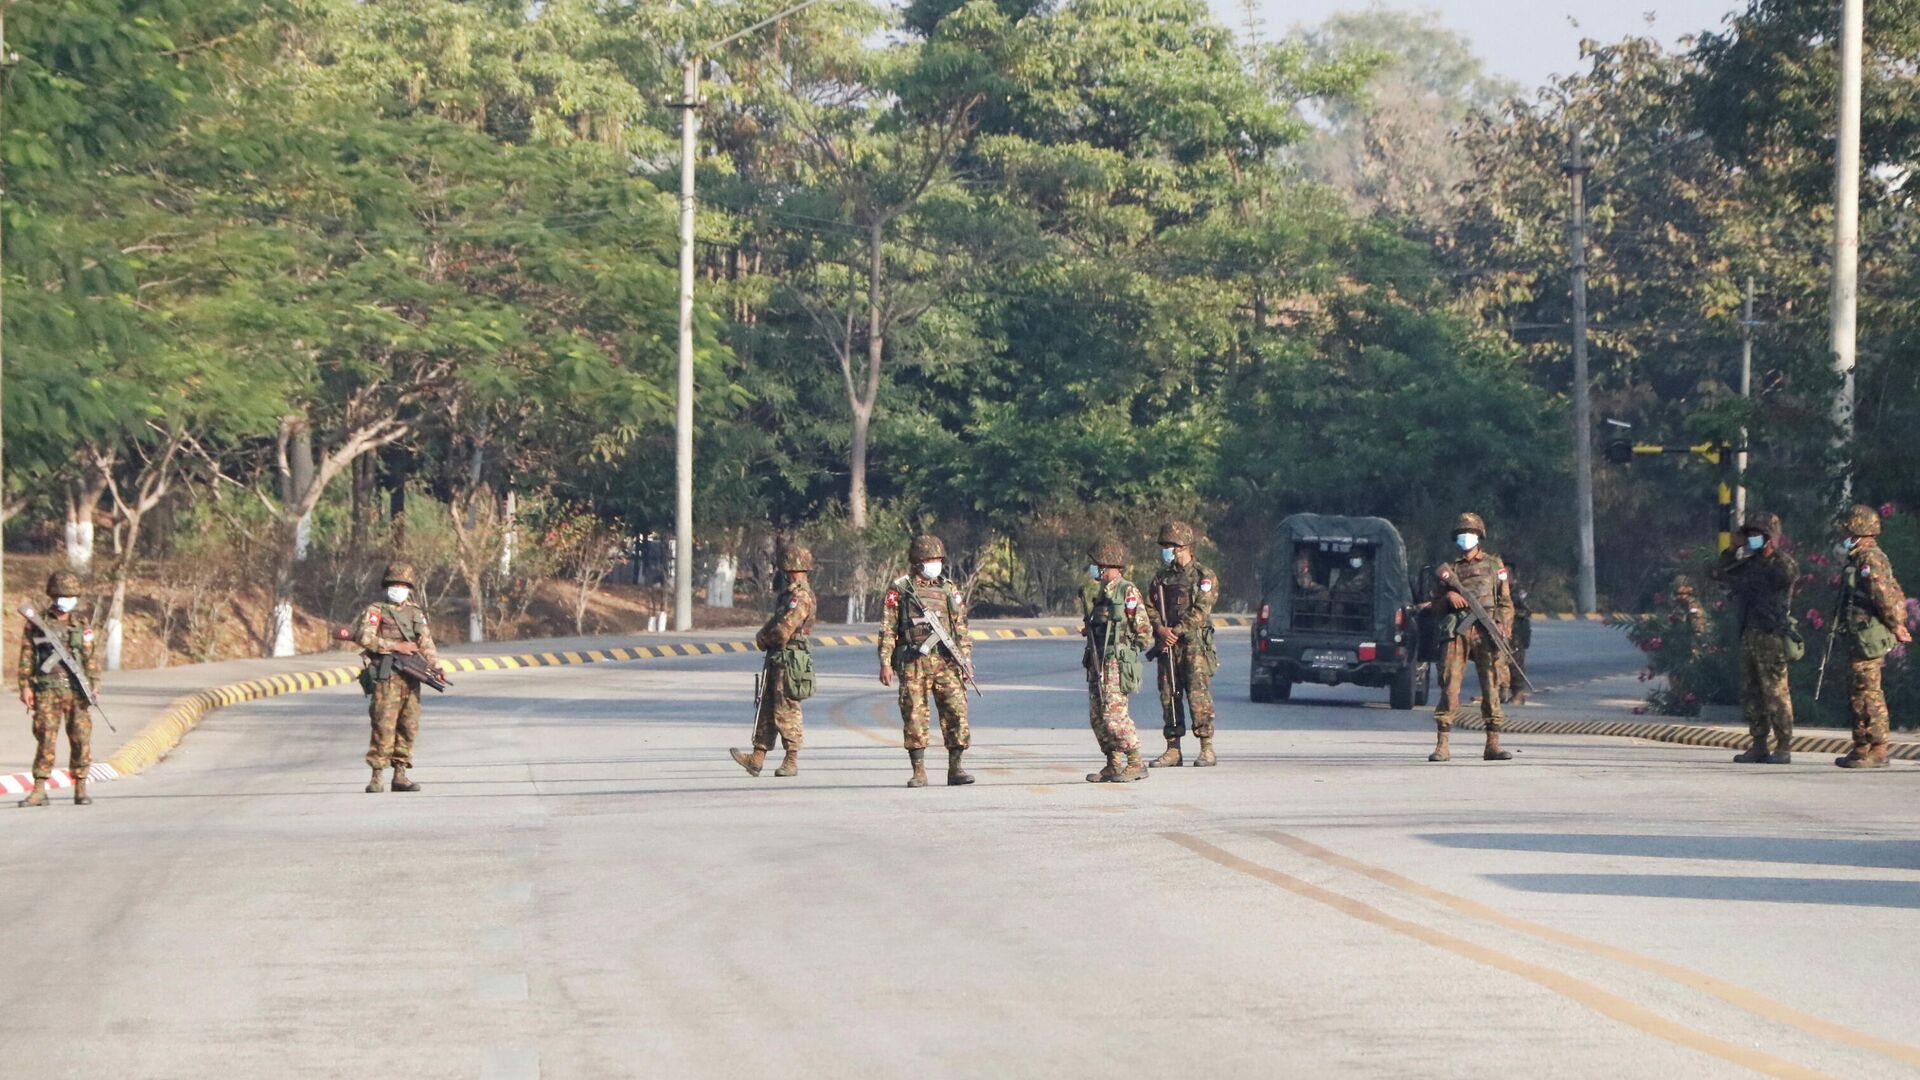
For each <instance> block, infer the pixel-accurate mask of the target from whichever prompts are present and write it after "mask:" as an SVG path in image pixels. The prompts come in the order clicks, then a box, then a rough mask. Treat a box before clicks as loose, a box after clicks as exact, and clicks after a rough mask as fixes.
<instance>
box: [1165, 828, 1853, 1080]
mask: <svg viewBox="0 0 1920 1080" xmlns="http://www.w3.org/2000/svg"><path fill="white" fill-rule="evenodd" d="M1161 835H1163V836H1165V837H1166V838H1167V839H1168V840H1171V841H1173V842H1174V843H1176V844H1178V845H1180V846H1181V847H1183V848H1186V849H1187V850H1188V851H1191V852H1193V853H1194V854H1195V855H1198V856H1200V857H1201V858H1203V859H1207V860H1209V861H1211V862H1214V863H1218V864H1219V865H1221V866H1224V867H1226V868H1227V869H1229V870H1236V871H1239V872H1240V873H1242V874H1245V875H1247V876H1248V877H1251V878H1256V879H1258V880H1260V881H1264V882H1266V883H1267V884H1269V885H1275V886H1278V887H1279V888H1282V889H1285V890H1286V891H1288V892H1290V893H1293V894H1294V895H1295V896H1300V897H1303V898H1305V899H1308V900H1312V901H1314V902H1315V903H1319V904H1324V905H1326V906H1327V907H1330V908H1332V909H1334V910H1335V911H1338V912H1340V913H1341V914H1343V915H1346V916H1349V917H1351V918H1354V919H1358V920H1360V921H1361V922H1365V923H1372V924H1373V925H1375V926H1379V927H1382V928H1384V929H1387V930H1391V931H1393V932H1395V933H1397V934H1402V935H1405V936H1406V937H1410V938H1413V939H1414V940H1415V941H1421V942H1425V943H1426V944H1428V945H1432V946H1433V947H1435V948H1437V949H1444V950H1446V951H1447V952H1450V953H1453V954H1454V955H1456V956H1460V957H1464V958H1466V959H1468V960H1472V961H1474V962H1476V963H1480V964H1485V965H1486V966H1488V967H1491V968H1495V969H1497V970H1500V971H1504V972H1507V973H1508V974H1511V975H1518V976H1519V977H1521V978H1523V979H1526V980H1527V981H1528V982H1531V983H1534V984H1536V985H1538V986H1542V987H1545V988H1546V989H1548V990H1551V991H1553V992H1554V993H1556V994H1559V995H1561V996H1562V997H1565V998H1567V999H1569V1000H1571V1001H1574V1002H1577V1003H1579V1004H1581V1005H1584V1006H1586V1007H1587V1008H1589V1009H1592V1010H1593V1011H1594V1012H1597V1013H1599V1014H1600V1015H1602V1016H1605V1017H1607V1018H1608V1019H1611V1020H1617V1021H1619V1022H1620V1023H1623V1024H1626V1025H1627V1026H1628V1027H1632V1028H1636V1029H1638V1030H1640V1031H1642V1032H1645V1033H1646V1034H1648V1035H1652V1036H1655V1037H1656V1038H1661V1039H1665V1040H1666V1041H1668V1042H1670V1043H1673V1044H1674V1045H1675V1046H1679V1047H1683V1048H1685V1049H1688V1050H1697V1051H1699V1052H1701V1053H1704V1054H1712V1055H1713V1056H1714V1057H1717V1058H1720V1059H1721V1060H1723V1061H1730V1062H1732V1063H1733V1064H1735V1065H1738V1066H1740V1067H1742V1068H1746V1069H1752V1070H1753V1071H1754V1072H1757V1073H1762V1074H1764V1075H1767V1076H1781V1077H1808V1078H1811V1077H1824V1076H1825V1075H1826V1074H1825V1073H1821V1072H1818V1071H1816V1070H1813V1069H1809V1068H1807V1067H1806V1066H1804V1065H1799V1064H1796V1063H1794V1062H1791V1061H1787V1060H1785V1059H1784V1058H1777V1057H1774V1056H1773V1055H1771V1054H1766V1053H1762V1052H1761V1051H1758V1050H1754V1049H1751V1048H1749V1047H1745V1046H1740V1045H1738V1044H1735V1043H1730V1042H1728V1041H1726V1040H1725V1039H1719V1038H1715V1037H1714V1036H1712V1035H1709V1034H1707V1033H1706V1032H1704V1031H1699V1030H1697V1029H1695V1028H1690V1027H1688V1026H1686V1025H1685V1024H1681V1023H1677V1022H1675V1021H1673V1020H1669V1019H1667V1018H1666V1017H1664V1016H1661V1015H1660V1014H1658V1013H1656V1012H1654V1011H1652V1010H1651V1009H1648V1008H1645V1007H1644V1006H1641V1005H1636V1004H1634V1003H1633V1002H1631V1001H1628V1000H1627V999H1626V998H1623V997H1621V996H1620V995H1618V994H1615V993H1613V992H1612V991H1609V990H1603V989H1601V988H1600V987H1598V986H1595V985H1594V984H1592V983H1590V982H1587V981H1585V980H1583V979H1577V978H1575V977H1573V976H1571V975H1568V974H1567V973H1565V972H1563V971H1558V970H1555V969H1554V968H1550V967H1546V966H1545V965H1542V964H1536V963H1533V962H1531V961H1528V960H1522V959H1520V958H1519V957H1517V956H1511V955H1509V954H1507V953H1503V952H1500V951H1499V950H1497V949H1491V948H1488V947H1487V946H1485V945H1479V944H1476V943H1474V942H1471V941H1468V940H1466V939H1465V938H1459V937H1455V936H1453V935H1452V934H1448V933H1444V932H1442V931H1439V930H1435V929H1433V928H1431V927H1427V926H1422V925H1420V924H1419V923H1416V922H1409V921H1407V920H1406V919H1402V918H1398V917H1396V916H1393V915H1389V914H1387V913H1386V912H1384V911H1381V910H1380V909H1379V908H1376V907H1373V906H1371V905H1368V904H1364V903H1361V902H1360V901H1358V900H1355V899H1353V898H1351V897H1348V896H1344V895H1342V894H1340V893H1336V892H1333V891H1331V890H1328V889H1323V888H1321V887H1320V886H1318V885H1313V884H1310V883H1308V882H1306V881H1302V880H1301V879H1299V878H1296V877H1293V876H1292V875H1290V874H1283V873H1281V872H1280V871H1278V870H1275V869H1273V868H1272V867H1268V866H1262V865H1261V864H1259V863H1256V862H1251V861H1249V860H1247V859H1243V858H1241V857H1240V856H1238V855H1235V854H1233V853H1232V852H1230V851H1227V850H1225V849H1223V848H1218V847H1215V846H1214V845H1212V844H1209V843H1207V842H1206V841H1204V840H1201V839H1200V838H1198V837H1196V836H1190V835H1188V834H1186V833H1163V834H1161Z"/></svg>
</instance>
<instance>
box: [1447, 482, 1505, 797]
mask: <svg viewBox="0 0 1920 1080" xmlns="http://www.w3.org/2000/svg"><path fill="white" fill-rule="evenodd" d="M1486 539H1487V524H1486V522H1484V521H1481V520H1480V515H1479V514H1473V513H1467V514H1461V515H1460V517H1459V519H1458V520H1456V521H1455V522H1454V525H1453V542H1454V547H1455V548H1456V549H1457V550H1458V551H1459V552H1460V554H1459V557H1457V558H1455V559H1454V560H1453V561H1452V562H1449V563H1442V564H1441V566H1440V568H1439V569H1438V570H1436V571H1435V572H1434V578H1433V581H1432V583H1431V584H1430V585H1429V587H1428V589H1429V592H1428V598H1427V601H1426V603H1427V605H1428V606H1437V607H1440V608H1442V609H1443V610H1450V611H1452V612H1453V613H1454V614H1453V615H1451V616H1450V617H1448V618H1447V619H1444V620H1442V622H1441V626H1442V627H1444V628H1446V629H1445V630H1444V632H1445V634H1446V644H1445V646H1444V648H1443V651H1442V653H1441V661H1440V701H1439V704H1438V705H1437V706H1436V707H1435V709H1434V712H1433V724H1434V728H1435V730H1436V733H1437V734H1436V739H1435V743H1434V748H1433V753H1431V754H1429V755H1427V760H1428V761H1448V760H1451V759H1452V757H1453V748H1452V745H1451V740H1452V732H1453V722H1454V721H1455V720H1456V719H1458V718H1459V712H1460V687H1461V683H1462V682H1463V681H1465V677H1466V670H1467V664H1468V663H1469V662H1471V663H1472V664H1473V666H1474V669H1475V670H1476V671H1477V672H1478V673H1479V675H1480V719H1481V720H1482V721H1483V722H1484V723H1485V726H1486V729H1487V745H1486V749H1485V750H1483V751H1482V752H1481V754H1480V756H1481V757H1482V758H1484V759H1485V760H1487V761H1511V760H1512V759H1513V754H1512V752H1511V751H1508V750H1503V749H1501V747H1500V729H1501V728H1502V727H1504V726H1505V724H1506V715H1505V714H1504V713H1503V712H1502V711H1501V709H1500V679H1501V673H1502V671H1503V670H1504V668H1505V666H1506V661H1505V658H1503V657H1502V656H1501V654H1500V650H1499V647H1498V646H1496V645H1495V644H1494V643H1493V638H1492V637H1491V636H1489V635H1488V634H1487V632H1486V629H1485V628H1484V627H1482V626H1481V625H1480V624H1479V622H1478V620H1475V619H1472V618H1468V617H1464V616H1462V615H1461V614H1459V613H1460V612H1464V611H1466V610H1467V608H1468V606H1469V605H1468V603H1467V600H1466V597H1467V595H1468V594H1471V595H1472V596H1473V597H1474V598H1475V599H1477V600H1479V601H1480V605H1481V607H1483V608H1485V609H1486V612H1487V614H1488V615H1490V616H1491V617H1492V618H1493V621H1494V622H1495V623H1496V624H1498V626H1499V627H1500V633H1501V635H1502V636H1503V637H1506V638H1507V639H1509V640H1511V639H1512V637H1513V585H1512V583H1511V582H1510V581H1509V580H1508V574H1507V567H1506V564H1505V563H1503V562H1501V561H1500V556H1498V555H1494V554H1492V553H1490V552H1488V551H1487V550H1486V548H1485V546H1484V544H1485V541H1486Z"/></svg>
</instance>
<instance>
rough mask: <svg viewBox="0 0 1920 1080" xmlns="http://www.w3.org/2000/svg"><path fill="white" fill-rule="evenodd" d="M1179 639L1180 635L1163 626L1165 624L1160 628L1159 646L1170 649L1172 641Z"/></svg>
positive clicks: (1172, 644)
mask: <svg viewBox="0 0 1920 1080" xmlns="http://www.w3.org/2000/svg"><path fill="white" fill-rule="evenodd" d="M1179 640H1180V635H1179V634H1176V633H1174V632H1173V630H1172V629H1171V628H1169V627H1165V626H1163V627H1161V628H1160V647H1161V648H1163V649H1171V648H1173V646H1174V643H1175V642H1177V641H1179Z"/></svg>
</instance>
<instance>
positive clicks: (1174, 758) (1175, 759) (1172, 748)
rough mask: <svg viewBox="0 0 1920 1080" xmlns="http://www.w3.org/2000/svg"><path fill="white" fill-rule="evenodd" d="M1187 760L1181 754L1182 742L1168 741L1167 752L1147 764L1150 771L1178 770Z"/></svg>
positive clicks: (1177, 740) (1176, 740)
mask: <svg viewBox="0 0 1920 1080" xmlns="http://www.w3.org/2000/svg"><path fill="white" fill-rule="evenodd" d="M1185 761H1186V758H1185V757H1184V756H1183V755H1182V754H1181V753H1180V740H1179V739H1168V740H1167V752H1166V753H1164V754H1161V755H1160V756H1159V757H1157V758H1154V759H1153V760H1152V761H1150V762H1148V763H1147V767H1148V768H1150V769H1165V768H1178V767H1179V766H1180V765H1181V764H1182V763H1184V762H1185Z"/></svg>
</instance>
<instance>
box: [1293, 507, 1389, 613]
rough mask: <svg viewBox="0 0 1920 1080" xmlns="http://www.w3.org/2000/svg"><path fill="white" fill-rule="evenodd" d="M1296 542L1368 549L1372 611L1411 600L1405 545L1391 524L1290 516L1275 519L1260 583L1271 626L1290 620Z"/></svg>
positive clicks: (1376, 520) (1365, 519) (1380, 520)
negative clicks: (1371, 569) (1270, 617)
mask: <svg viewBox="0 0 1920 1080" xmlns="http://www.w3.org/2000/svg"><path fill="white" fill-rule="evenodd" d="M1302 546H1310V547H1312V548H1314V549H1316V550H1321V551H1336V552H1339V551H1348V550H1351V549H1353V548H1356V547H1364V548H1370V549H1372V553H1373V566H1374V570H1373V590H1374V603H1373V607H1374V610H1375V611H1377V612H1392V611H1396V610H1398V609H1400V608H1403V607H1406V606H1407V605H1409V604H1411V603H1412V602H1413V593H1412V590H1411V587H1410V584H1409V582H1408V580H1407V549H1406V545H1405V544H1404V543H1402V542H1401V540H1400V531H1399V530H1398V529H1395V528H1394V527H1393V523H1392V522H1390V521H1388V520H1387V519H1386V518H1377V517H1335V516H1332V515H1328V514H1294V515H1293V516H1291V517H1289V518H1287V519H1286V520H1285V521H1282V522H1281V523H1280V525H1279V526H1278V528H1277V529H1276V530H1275V532H1274V537H1273V543H1272V545H1271V546H1270V547H1269V548H1268V549H1267V566H1266V573H1265V575H1264V582H1265V586H1266V592H1267V597H1268V601H1267V602H1268V603H1270V604H1271V605H1272V606H1273V609H1274V610H1273V621H1274V622H1275V623H1276V624H1277V625H1280V626H1286V625H1289V624H1290V623H1291V621H1292V615H1293V612H1292V609H1291V607H1292V602H1293V589H1292V588H1291V583H1292V581H1293V561H1294V553H1295V552H1296V551H1297V550H1299V549H1300V548H1301V547H1302Z"/></svg>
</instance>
